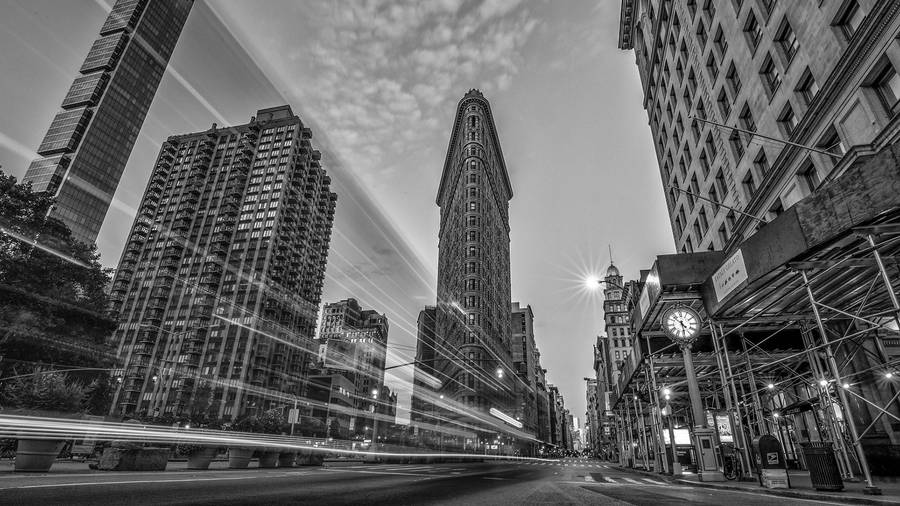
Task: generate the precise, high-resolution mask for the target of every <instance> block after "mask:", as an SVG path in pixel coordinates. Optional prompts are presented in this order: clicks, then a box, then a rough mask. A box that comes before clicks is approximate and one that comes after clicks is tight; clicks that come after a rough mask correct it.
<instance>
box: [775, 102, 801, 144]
mask: <svg viewBox="0 0 900 506" xmlns="http://www.w3.org/2000/svg"><path fill="white" fill-rule="evenodd" d="M797 121H798V120H797V115H796V114H794V108H793V107H791V104H785V106H784V109H782V110H781V114H779V115H778V124H779V125H780V126H781V130H782V132H783V133H784V136H785V137H790V136H791V134H792V133H794V128H796V127H797Z"/></svg>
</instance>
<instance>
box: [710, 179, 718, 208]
mask: <svg viewBox="0 0 900 506" xmlns="http://www.w3.org/2000/svg"><path fill="white" fill-rule="evenodd" d="M709 200H711V201H712V204H713V213H714V214H715V213H716V212H718V211H719V192H718V191H717V190H716V185H712V186H710V187H709Z"/></svg>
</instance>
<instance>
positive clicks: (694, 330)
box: [660, 306, 700, 345]
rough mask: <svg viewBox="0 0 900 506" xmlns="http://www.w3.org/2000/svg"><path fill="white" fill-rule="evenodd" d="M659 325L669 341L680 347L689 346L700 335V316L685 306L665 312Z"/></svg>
mask: <svg viewBox="0 0 900 506" xmlns="http://www.w3.org/2000/svg"><path fill="white" fill-rule="evenodd" d="M660 323H661V324H662V327H663V331H664V332H665V333H666V335H667V336H669V339H671V340H672V341H675V342H676V343H678V344H680V345H686V344H691V343H693V342H694V341H695V340H696V339H697V337H698V336H699V335H700V315H699V314H697V312H696V311H694V310H693V309H691V308H689V307H687V306H676V307H673V308H671V309H669V310H667V311H666V312H665V313H663V316H662V321H661V322H660Z"/></svg>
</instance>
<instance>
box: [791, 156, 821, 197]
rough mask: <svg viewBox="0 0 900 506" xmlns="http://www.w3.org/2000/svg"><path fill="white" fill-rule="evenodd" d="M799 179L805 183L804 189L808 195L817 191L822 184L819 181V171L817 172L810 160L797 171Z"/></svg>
mask: <svg viewBox="0 0 900 506" xmlns="http://www.w3.org/2000/svg"><path fill="white" fill-rule="evenodd" d="M797 179H799V180H800V182H801V183H803V187H804V189H805V190H806V192H807V194H809V193H812V192H814V191H816V188H818V187H819V184H820V183H821V182H822V181H821V179H819V171H818V170H816V166H815V165H813V163H812V160H810V159H808V158H807V160H806V162H805V163H804V164H803V166H802V167H800V170H798V171H797Z"/></svg>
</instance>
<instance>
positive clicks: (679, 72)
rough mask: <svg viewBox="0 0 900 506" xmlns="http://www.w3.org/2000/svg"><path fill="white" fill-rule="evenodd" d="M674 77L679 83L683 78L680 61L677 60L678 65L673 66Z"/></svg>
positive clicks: (682, 68)
mask: <svg viewBox="0 0 900 506" xmlns="http://www.w3.org/2000/svg"><path fill="white" fill-rule="evenodd" d="M675 75H676V76H677V77H678V82H679V83H680V82H681V80H682V79H683V78H684V67H683V66H682V65H681V60H679V61H678V63H677V64H675Z"/></svg>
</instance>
